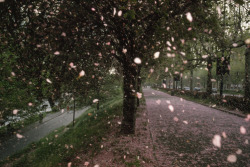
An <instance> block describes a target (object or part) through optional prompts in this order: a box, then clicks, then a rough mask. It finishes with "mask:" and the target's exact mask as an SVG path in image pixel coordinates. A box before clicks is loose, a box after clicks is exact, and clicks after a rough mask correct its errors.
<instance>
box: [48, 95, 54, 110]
mask: <svg viewBox="0 0 250 167" xmlns="http://www.w3.org/2000/svg"><path fill="white" fill-rule="evenodd" d="M48 101H49V105H50V108H51V109H53V107H54V106H55V102H54V100H53V98H52V97H49V98H48Z"/></svg>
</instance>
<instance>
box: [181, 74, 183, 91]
mask: <svg viewBox="0 0 250 167" xmlns="http://www.w3.org/2000/svg"><path fill="white" fill-rule="evenodd" d="M182 89H183V78H182V75H181V90H182Z"/></svg>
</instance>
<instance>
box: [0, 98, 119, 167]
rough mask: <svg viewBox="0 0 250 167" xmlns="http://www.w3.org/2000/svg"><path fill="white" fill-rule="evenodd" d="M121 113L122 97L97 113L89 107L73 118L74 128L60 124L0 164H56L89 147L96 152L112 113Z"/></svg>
mask: <svg viewBox="0 0 250 167" xmlns="http://www.w3.org/2000/svg"><path fill="white" fill-rule="evenodd" d="M121 114H122V100H121V99H119V98H118V100H117V98H115V99H114V100H111V101H109V102H106V103H105V104H103V107H101V108H100V111H98V112H97V111H96V110H95V109H94V108H91V109H89V110H88V111H86V112H85V113H84V114H83V115H82V116H81V117H79V118H78V119H76V124H75V127H74V128H69V127H71V126H72V125H71V124H70V125H68V126H67V127H61V128H59V129H57V130H56V131H54V132H52V133H51V134H49V135H48V136H46V137H44V138H43V139H41V140H40V141H39V142H37V143H32V144H30V145H29V146H28V147H27V148H26V149H25V150H23V151H21V152H20V153H17V154H15V155H13V156H12V157H11V158H10V160H7V161H4V162H2V163H0V165H3V164H5V163H13V166H20V165H22V166H27V167H28V166H41V167H42V166H58V164H59V163H61V164H64V165H66V164H67V163H68V161H69V160H70V159H71V158H73V157H74V156H75V154H76V153H78V152H80V151H81V152H84V153H86V152H88V151H89V150H90V149H91V150H93V155H94V154H95V153H96V152H98V151H100V142H101V141H102V138H103V137H105V136H106V135H107V134H108V133H109V128H110V125H109V124H108V122H110V121H111V122H112V119H113V118H114V117H113V115H116V116H121ZM111 115H112V117H111ZM89 158H91V157H89ZM15 159H17V160H16V161H15Z"/></svg>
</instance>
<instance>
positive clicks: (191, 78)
mask: <svg viewBox="0 0 250 167" xmlns="http://www.w3.org/2000/svg"><path fill="white" fill-rule="evenodd" d="M193 77H194V71H193V69H191V71H190V91H191V92H192V91H193Z"/></svg>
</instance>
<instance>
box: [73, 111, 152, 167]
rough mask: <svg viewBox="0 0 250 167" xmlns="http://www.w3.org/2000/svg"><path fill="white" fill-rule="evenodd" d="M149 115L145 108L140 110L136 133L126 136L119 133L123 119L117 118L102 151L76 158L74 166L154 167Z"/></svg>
mask: <svg viewBox="0 0 250 167" xmlns="http://www.w3.org/2000/svg"><path fill="white" fill-rule="evenodd" d="M147 121H148V115H147V111H146V110H145V108H144V107H141V108H139V110H138V112H137V120H136V130H135V131H136V133H135V134H134V135H129V136H124V135H121V134H120V133H119V131H120V122H121V118H116V119H114V121H113V122H112V123H110V126H111V133H110V134H109V135H107V138H103V142H102V143H101V145H100V149H101V150H100V151H97V153H95V152H94V151H93V150H92V151H90V152H88V153H87V154H84V153H81V154H79V155H77V156H76V158H75V160H74V162H75V163H74V164H76V166H80V167H86V166H94V165H99V166H100V167H103V166H108V167H112V166H121V167H123V166H143V167H152V166H154V164H155V163H154V162H153V161H154V156H153V145H152V140H151V137H150V132H149V128H148V122H147Z"/></svg>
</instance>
